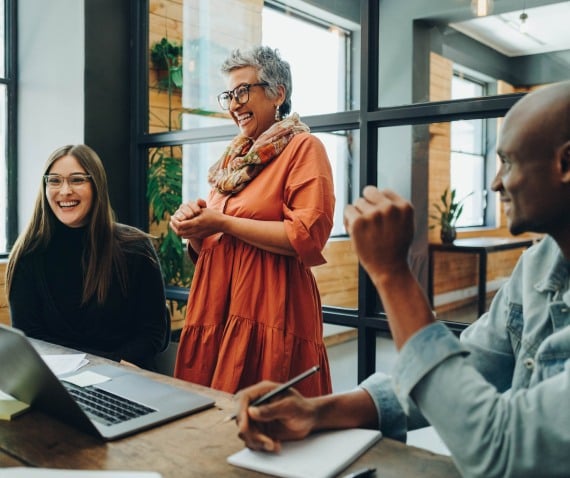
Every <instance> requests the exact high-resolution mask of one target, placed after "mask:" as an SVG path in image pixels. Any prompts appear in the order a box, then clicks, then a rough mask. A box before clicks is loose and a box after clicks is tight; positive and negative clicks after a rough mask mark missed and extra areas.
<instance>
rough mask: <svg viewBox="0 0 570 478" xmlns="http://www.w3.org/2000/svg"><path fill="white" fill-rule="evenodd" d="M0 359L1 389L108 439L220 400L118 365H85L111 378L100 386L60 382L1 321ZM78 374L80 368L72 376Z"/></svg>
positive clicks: (23, 339)
mask: <svg viewBox="0 0 570 478" xmlns="http://www.w3.org/2000/svg"><path fill="white" fill-rule="evenodd" d="M0 363H1V364H2V367H0V390H2V391H3V392H5V393H8V394H10V395H12V396H13V397H15V398H17V399H18V400H20V401H22V402H24V403H28V404H30V405H31V406H32V407H36V408H37V409H38V410H41V411H43V412H45V413H46V414H48V415H50V416H53V417H54V418H57V419H60V420H61V421H63V422H65V423H67V424H69V425H71V426H73V427H75V428H78V429H80V430H83V431H84V432H87V433H89V434H92V435H94V436H96V437H99V438H101V439H103V440H105V441H108V440H115V439H117V438H121V437H124V436H127V435H131V434H134V433H137V432H139V431H142V430H145V429H148V428H152V427H155V426H157V425H159V424H161V423H164V422H167V421H171V420H174V419H176V418H179V417H182V416H185V415H190V414H192V413H195V412H198V411H201V410H204V409H206V408H210V407H212V406H213V405H214V403H215V401H214V400H213V399H211V398H210V397H207V396H203V395H201V394H199V393H195V392H192V391H188V390H184V389H182V388H178V387H174V386H172V385H167V384H164V383H160V382H158V381H155V380H153V379H151V378H148V377H145V376H143V375H141V374H138V373H136V372H130V371H129V370H127V369H125V368H124V367H118V366H113V365H97V366H92V367H89V368H87V369H86V370H87V371H88V372H94V373H96V374H97V375H100V376H103V377H108V378H109V380H106V381H103V382H101V383H98V384H96V385H88V386H77V385H74V384H73V383H70V382H67V381H66V380H65V377H62V379H61V381H60V379H58V378H57V376H56V375H55V374H54V373H53V372H52V371H51V369H50V368H49V367H48V366H47V364H46V363H45V362H44V360H43V359H42V358H41V356H40V355H39V353H38V352H37V351H36V349H35V348H34V346H33V345H32V343H31V342H30V341H29V340H28V338H27V337H26V336H25V334H24V333H23V332H21V331H20V330H18V329H14V328H11V327H7V326H4V325H2V324H0ZM78 373H81V372H80V371H78V372H75V374H72V375H76V374H78ZM103 377H100V378H102V379H103ZM85 395H87V397H85ZM80 403H81V405H80Z"/></svg>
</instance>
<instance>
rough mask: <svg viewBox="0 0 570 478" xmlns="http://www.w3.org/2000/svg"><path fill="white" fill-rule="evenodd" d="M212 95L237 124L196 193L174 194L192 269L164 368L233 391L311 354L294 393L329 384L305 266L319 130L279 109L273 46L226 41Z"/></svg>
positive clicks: (297, 368)
mask: <svg viewBox="0 0 570 478" xmlns="http://www.w3.org/2000/svg"><path fill="white" fill-rule="evenodd" d="M222 73H224V74H225V75H226V76H227V79H228V90H227V91H224V92H222V93H220V94H219V95H218V102H219V104H220V106H221V108H222V109H224V110H227V111H228V112H229V114H230V116H231V118H232V119H233V120H234V122H235V123H236V125H237V126H238V127H239V129H240V134H238V135H237V136H236V137H235V138H234V139H233V140H232V141H231V143H230V144H229V146H228V147H227V148H226V150H225V152H224V153H223V155H222V157H221V158H219V160H218V161H216V162H215V163H214V164H213V165H212V166H211V168H210V170H209V174H208V182H209V184H210V185H211V191H210V193H209V196H208V199H207V200H204V199H201V198H198V199H196V200H194V201H189V202H187V203H185V204H182V205H181V206H180V207H179V208H178V210H177V211H176V213H175V214H174V215H173V216H172V218H171V222H170V225H171V227H172V229H173V230H174V231H175V232H176V234H178V235H179V236H180V237H182V238H185V239H187V240H188V252H189V254H190V257H191V258H192V259H193V260H194V261H195V263H196V268H195V272H194V278H193V281H192V286H191V290H190V295H189V298H188V306H187V309H186V320H185V324H184V328H183V330H182V333H181V337H180V345H179V349H178V356H177V361H176V367H175V376H177V377H178V378H182V379H185V380H188V381H191V382H194V383H199V384H202V385H207V386H210V387H213V388H216V389H220V390H225V391H227V392H230V393H234V392H236V391H238V390H239V389H241V388H243V387H245V386H248V385H252V384H254V383H257V382H258V381H260V380H265V379H267V380H273V381H277V382H284V381H286V380H288V379H290V378H292V377H293V376H295V375H297V374H299V373H301V372H303V371H304V370H305V369H308V368H310V367H312V366H314V365H318V366H319V367H320V370H319V373H316V374H313V375H312V376H311V377H309V378H307V379H306V380H304V381H303V382H301V383H300V384H299V385H298V387H297V388H298V389H299V390H300V391H302V393H304V394H306V395H310V396H317V395H322V394H326V393H330V392H331V380H330V371H329V364H328V358H327V353H326V348H325V345H324V343H323V325H322V323H323V320H322V311H321V300H320V295H319V291H318V289H317V284H316V281H315V278H314V276H313V274H312V272H311V267H313V266H317V265H319V264H323V263H324V262H325V259H324V257H323V255H322V250H323V248H324V246H325V244H326V241H327V239H328V237H329V234H330V231H331V228H332V223H333V212H334V203H335V199H334V190H333V181H332V171H331V166H330V163H329V160H328V157H327V153H326V151H325V148H324V146H323V144H322V143H321V141H320V140H319V139H318V138H316V137H315V136H313V135H312V134H311V133H310V132H309V128H308V127H307V125H305V124H304V123H303V122H301V120H300V118H299V115H298V114H296V113H293V114H291V115H290V116H287V115H288V114H289V113H290V111H291V91H292V86H291V71H290V67H289V64H288V63H287V62H286V61H284V60H283V59H282V58H281V57H280V55H279V52H278V51H277V50H274V49H272V48H269V47H264V46H259V47H256V48H253V49H251V50H248V51H241V50H234V51H233V52H232V53H231V55H230V56H229V58H227V60H226V61H225V62H224V64H223V65H222Z"/></svg>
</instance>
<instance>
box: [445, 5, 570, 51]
mask: <svg viewBox="0 0 570 478" xmlns="http://www.w3.org/2000/svg"><path fill="white" fill-rule="evenodd" d="M526 3H527V2H525V3H523V1H521V7H523V5H524V4H526ZM528 3H530V2H528ZM524 11H525V13H526V14H527V15H528V19H527V27H528V31H527V33H521V32H520V23H521V22H520V15H521V13H522V12H523V9H522V8H521V10H518V11H513V12H508V13H501V14H498V15H489V16H486V17H480V18H474V19H472V20H466V21H463V22H456V23H450V26H451V27H453V28H455V29H456V30H458V31H460V32H461V33H463V34H465V35H467V36H470V37H472V38H473V39H475V40H477V41H479V42H481V43H483V44H485V45H487V46H489V47H491V48H493V49H495V50H497V51H499V52H500V53H502V54H503V55H507V56H521V55H533V54H537V53H547V52H552V51H560V50H570V1H569V2H560V3H554V4H551V5H547V6H542V7H535V8H525V9H524Z"/></svg>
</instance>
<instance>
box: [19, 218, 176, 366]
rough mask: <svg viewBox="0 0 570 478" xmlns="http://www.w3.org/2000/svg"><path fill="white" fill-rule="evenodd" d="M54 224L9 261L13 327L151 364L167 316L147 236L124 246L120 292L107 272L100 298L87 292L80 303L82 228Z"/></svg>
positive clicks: (161, 342)
mask: <svg viewBox="0 0 570 478" xmlns="http://www.w3.org/2000/svg"><path fill="white" fill-rule="evenodd" d="M118 227H127V226H122V225H118ZM55 229H56V230H55V233H54V236H53V238H52V240H51V242H50V244H49V246H48V247H47V249H46V250H45V251H34V252H32V253H31V254H28V255H25V256H24V257H22V258H21V259H20V261H19V262H18V264H17V265H16V269H15V272H14V277H13V281H12V287H11V291H10V315H11V320H12V325H13V326H14V327H16V328H18V329H21V330H23V331H24V332H25V333H26V335H28V336H30V337H34V338H37V339H41V340H45V341H48V342H52V343H56V344H60V345H64V346H66V347H71V348H74V349H77V350H81V351H84V352H88V353H93V354H96V355H100V356H103V357H107V358H110V359H113V360H117V361H119V360H126V361H128V362H132V363H134V364H137V365H139V366H142V367H146V368H152V361H153V357H154V356H155V355H156V353H157V352H158V351H160V350H161V348H162V347H163V346H164V343H165V340H166V337H167V334H168V331H167V328H168V320H167V316H166V309H165V307H166V301H165V297H164V283H163V280H162V274H161V272H160V267H159V266H158V258H157V257H156V253H155V251H154V248H153V247H152V244H151V243H150V241H148V240H147V239H144V238H143V239H141V242H140V243H139V244H137V246H138V249H139V252H135V249H136V247H135V248H133V247H129V248H128V250H127V249H125V248H124V247H123V250H124V251H125V256H126V264H127V269H128V274H127V275H128V291H127V294H125V295H124V294H123V292H122V291H121V287H120V285H119V281H118V278H117V276H116V275H115V274H114V275H113V279H112V282H111V287H110V289H109V293H108V296H107V300H106V301H105V303H104V304H98V303H97V300H96V298H93V299H91V300H90V301H89V302H88V303H86V304H84V305H81V297H82V293H83V270H82V260H81V258H82V255H83V251H84V249H85V243H86V234H87V229H86V228H70V227H67V226H65V225H64V224H62V223H59V222H58V224H57V226H56V228H55ZM141 249H144V250H145V251H146V253H147V255H148V254H150V255H151V256H152V257H154V258H155V262H154V261H152V260H151V259H150V258H149V257H148V256H147V255H145V254H142V253H141V252H140V250H141Z"/></svg>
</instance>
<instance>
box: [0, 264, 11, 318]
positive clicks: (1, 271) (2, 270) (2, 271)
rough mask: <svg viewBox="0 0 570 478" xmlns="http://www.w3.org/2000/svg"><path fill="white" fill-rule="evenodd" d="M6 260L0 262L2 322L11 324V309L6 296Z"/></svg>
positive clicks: (0, 308)
mask: <svg viewBox="0 0 570 478" xmlns="http://www.w3.org/2000/svg"><path fill="white" fill-rule="evenodd" d="M5 279H6V262H5V261H2V262H0V324H6V325H10V311H9V309H8V298H7V297H6V281H5Z"/></svg>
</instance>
